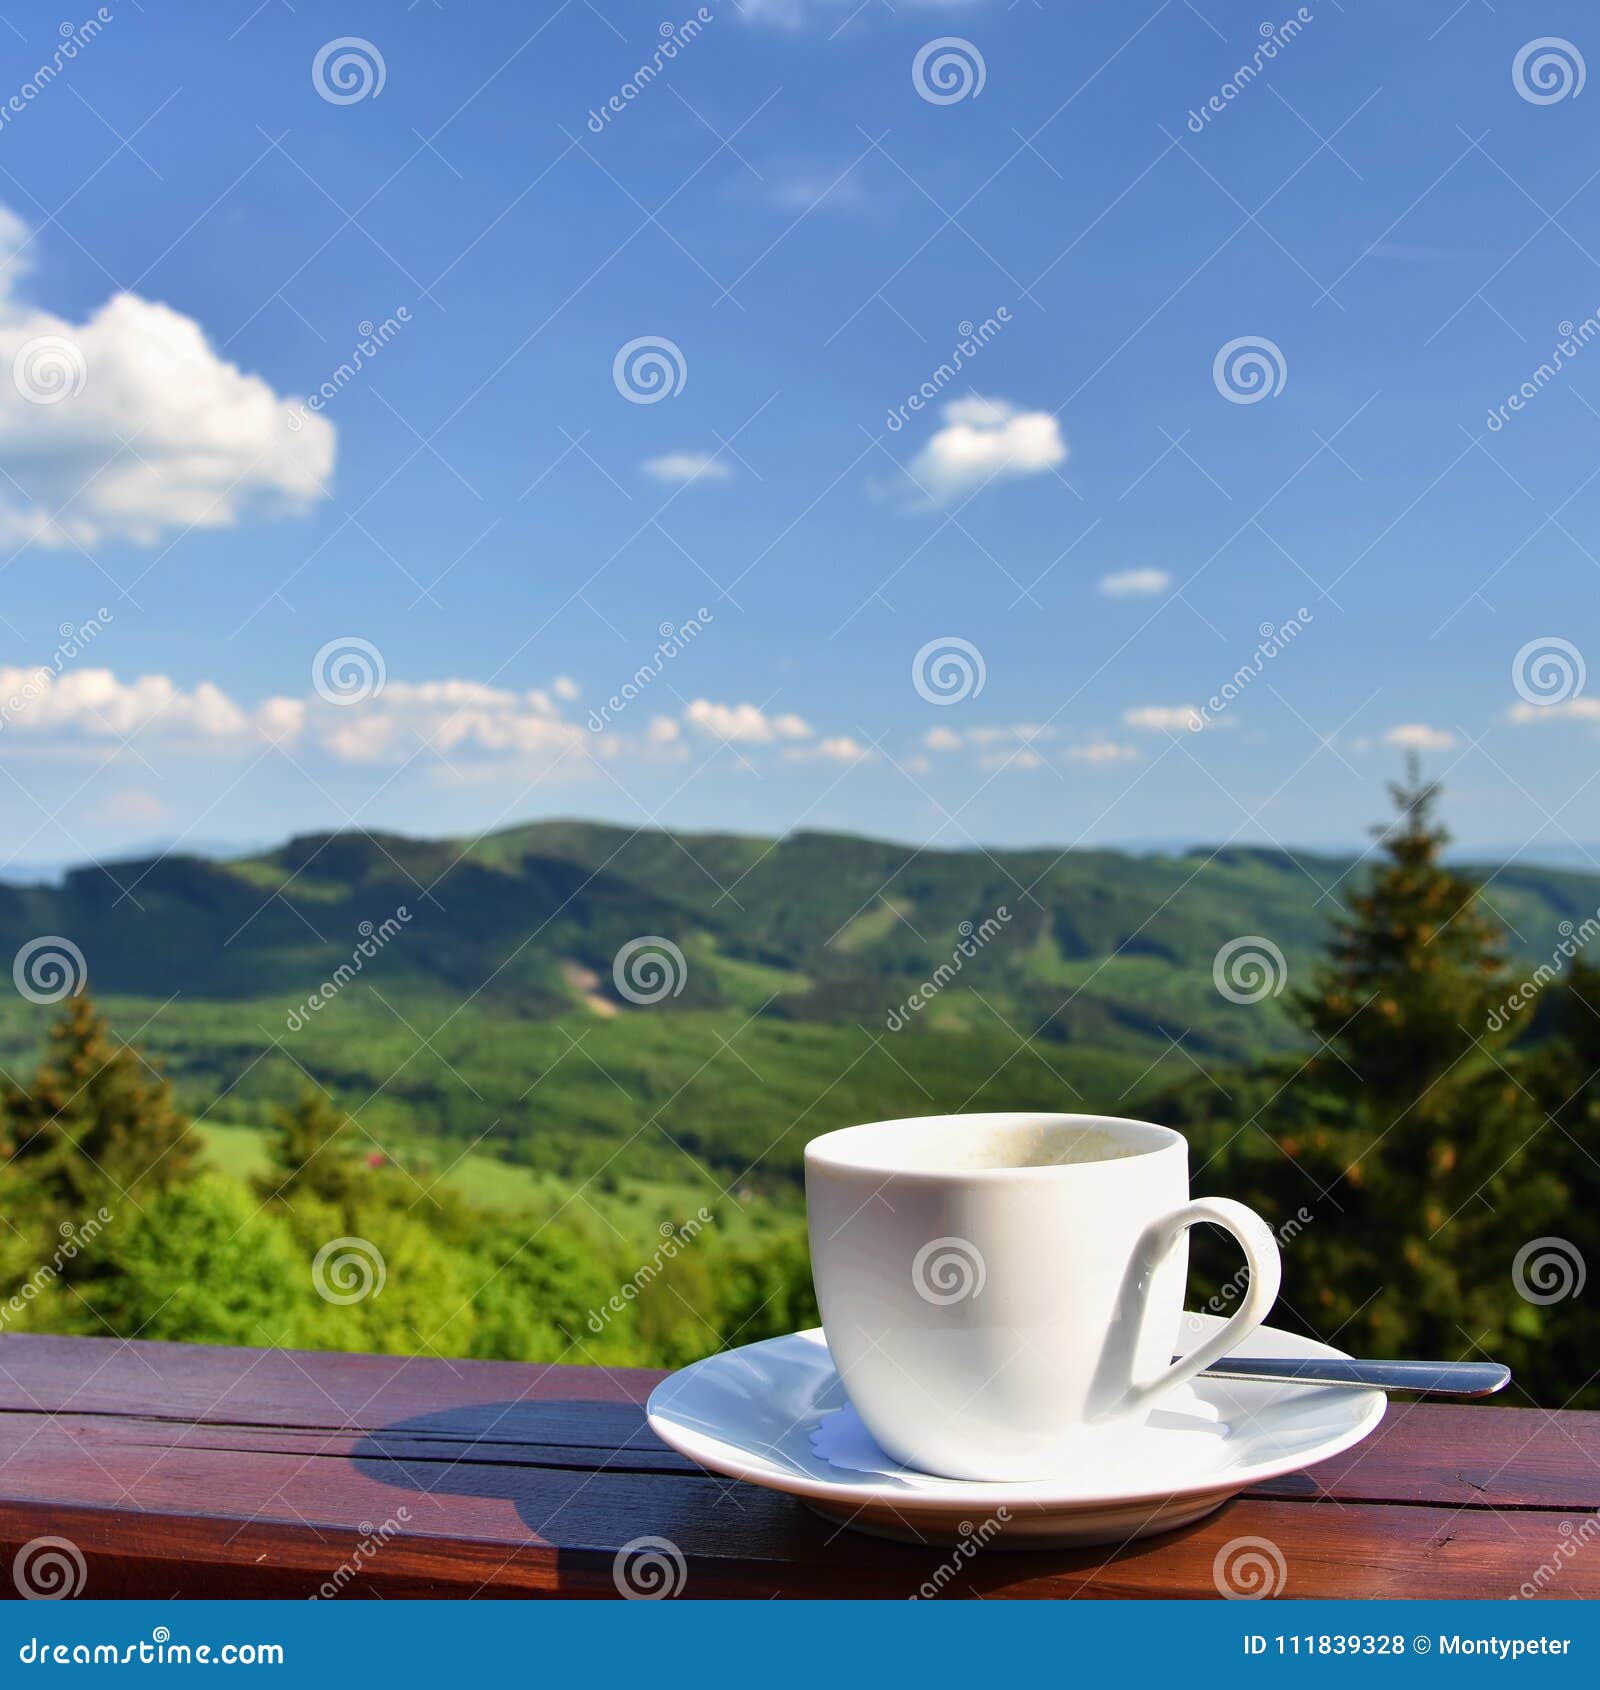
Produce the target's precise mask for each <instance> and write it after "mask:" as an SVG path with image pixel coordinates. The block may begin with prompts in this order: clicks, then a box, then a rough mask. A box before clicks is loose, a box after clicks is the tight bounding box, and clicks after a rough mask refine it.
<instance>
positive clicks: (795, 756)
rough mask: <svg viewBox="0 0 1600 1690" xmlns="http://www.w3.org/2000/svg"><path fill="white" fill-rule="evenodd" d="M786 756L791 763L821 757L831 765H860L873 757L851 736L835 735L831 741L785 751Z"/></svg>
mask: <svg viewBox="0 0 1600 1690" xmlns="http://www.w3.org/2000/svg"><path fill="white" fill-rule="evenodd" d="M784 756H785V757H786V758H787V759H789V760H790V761H791V762H797V761H800V760H803V759H809V758H815V757H820V758H822V759H824V760H825V761H827V762H830V763H859V762H861V761H863V759H865V758H868V757H870V756H872V751H871V750H870V749H869V748H868V747H867V746H865V745H863V744H862V743H861V742H860V741H859V740H856V739H852V738H851V737H850V735H849V734H835V735H834V736H833V737H832V738H830V739H819V740H818V741H817V743H816V744H815V745H805V746H797V747H795V748H794V749H792V750H789V751H785V752H784Z"/></svg>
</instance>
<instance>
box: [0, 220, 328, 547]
mask: <svg viewBox="0 0 1600 1690" xmlns="http://www.w3.org/2000/svg"><path fill="white" fill-rule="evenodd" d="M28 239H29V237H28V230H27V228H26V226H25V225H24V224H23V223H22V222H21V220H20V219H19V218H17V217H16V216H15V215H14V214H13V213H12V212H10V211H9V210H7V209H6V208H4V207H3V206H0V269H3V272H4V274H3V276H0V457H3V459H4V461H5V464H6V468H7V477H6V479H5V481H4V482H3V483H0V538H3V539H4V540H5V541H7V542H8V543H13V544H15V543H17V542H21V541H27V540H32V541H34V542H36V543H38V544H40V545H44V546H64V545H69V544H74V543H75V544H77V545H81V546H86V547H88V546H95V545H98V544H101V543H102V542H105V541H108V540H124V541H131V542H133V543H134V544H136V545H140V546H153V545H156V544H157V543H158V542H159V541H160V540H161V539H162V537H163V536H164V535H165V534H167V533H168V532H169V531H171V530H174V529H181V528H187V527H189V526H191V525H193V526H195V527H200V528H229V527H233V526H235V525H236V524H237V523H238V522H239V521H240V519H241V517H242V516H243V515H244V514H245V513H246V512H247V511H248V510H252V509H254V508H256V507H258V506H264V507H266V508H268V509H269V510H278V511H289V512H294V511H301V510H304V509H306V508H308V507H309V506H311V505H312V504H314V503H315V502H316V501H317V500H318V499H320V498H323V497H325V496H326V495H325V493H324V487H325V484H326V482H327V480H328V478H329V476H330V475H331V474H332V472H333V460H334V429H333V425H332V424H331V423H330V422H329V421H328V420H327V418H325V417H322V416H319V415H317V414H316V413H314V412H307V411H304V410H300V411H298V412H297V413H296V420H297V421H299V423H300V427H299V428H298V429H293V428H291V427H290V426H289V418H290V415H291V411H292V409H293V407H294V401H292V400H290V399H287V398H284V397H281V396H280V395H279V394H277V393H275V392H274V391H273V389H272V388H271V387H270V386H269V385H268V384H267V383H266V382H265V381H263V380H262V379H261V377H259V376H254V375H247V374H246V373H245V372H244V371H242V370H240V369H239V368H238V367H237V366H236V365H234V364H230V363H228V362H227V361H226V360H225V359H223V358H222V357H220V356H219V355H218V354H217V352H215V351H214V350H213V349H212V347H211V346H210V344H209V343H208V342H207V340H206V337H205V333H204V331H203V330H202V329H201V327H200V325H199V324H198V323H197V322H196V321H195V320H194V319H193V318H192V317H186V316H185V315H184V314H183V313H182V312H180V311H176V310H174V309H173V308H172V307H170V306H168V305H163V304H160V303H158V302H156V301H154V300H149V299H142V298H140V297H139V296H138V295H137V294H132V293H118V294H113V295H112V296H111V297H110V298H109V299H108V300H106V302H105V303H104V304H103V305H101V306H100V307H99V309H98V310H96V311H94V312H92V313H91V314H90V316H89V317H88V318H87V319H86V320H85V321H84V322H82V323H73V322H71V321H69V320H68V319H66V318H64V317H59V316H57V315H56V314H55V313H54V312H52V311H49V310H47V309H45V308H44V307H42V306H37V305H31V304H27V303H24V302H23V301H22V300H20V299H18V298H17V296H16V284H17V282H18V280H19V278H20V277H22V276H23V275H24V274H26V272H27V270H28V268H29V266H28V262H27V257H28V254H27V252H26V251H25V250H24V249H25V248H26V246H27V245H28Z"/></svg>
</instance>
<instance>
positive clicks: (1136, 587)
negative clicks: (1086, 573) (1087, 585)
mask: <svg viewBox="0 0 1600 1690" xmlns="http://www.w3.org/2000/svg"><path fill="white" fill-rule="evenodd" d="M1171 585H1172V577H1171V576H1170V575H1169V574H1168V573H1167V572H1166V570H1164V569H1123V570H1120V571H1118V573H1117V574H1115V575H1102V576H1101V577H1100V591H1101V592H1102V593H1104V594H1105V595H1106V596H1107V597H1108V598H1114V599H1121V598H1150V597H1153V596H1154V595H1155V594H1157V593H1164V592H1165V591H1166V590H1167V588H1168V587H1170V586H1171Z"/></svg>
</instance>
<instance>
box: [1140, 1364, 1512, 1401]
mask: <svg viewBox="0 0 1600 1690" xmlns="http://www.w3.org/2000/svg"><path fill="white" fill-rule="evenodd" d="M1178 1359H1179V1358H1178V1357H1176V1356H1174V1357H1173V1360H1174V1361H1176V1360H1178ZM1196 1378H1199V1379H1260V1380H1265V1381H1267V1382H1269V1383H1271V1384H1282V1383H1283V1382H1284V1381H1285V1380H1293V1381H1295V1382H1296V1383H1297V1384H1302V1385H1358V1386H1367V1387H1370V1388H1374V1389H1376V1390H1380V1391H1413V1392H1416V1393H1417V1394H1418V1395H1421V1396H1429V1397H1492V1396H1493V1395H1494V1393H1495V1392H1496V1391H1500V1390H1504V1389H1505V1387H1506V1386H1507V1385H1508V1384H1510V1382H1511V1369H1510V1368H1509V1367H1503V1366H1501V1364H1500V1363H1499V1362H1497V1361H1345V1360H1340V1359H1335V1358H1332V1357H1330V1358H1328V1359H1327V1360H1324V1359H1322V1358H1321V1357H1308V1358H1306V1359H1304V1360H1301V1359H1300V1358H1298V1357H1296V1358H1294V1359H1282V1360H1280V1359H1278V1358H1275V1357H1266V1356H1237V1355H1236V1356H1224V1357H1223V1358H1222V1360H1221V1361H1214V1362H1212V1364H1211V1365H1210V1366H1209V1367H1208V1368H1206V1369H1205V1370H1204V1371H1203V1372H1201V1373H1199V1374H1197V1375H1196Z"/></svg>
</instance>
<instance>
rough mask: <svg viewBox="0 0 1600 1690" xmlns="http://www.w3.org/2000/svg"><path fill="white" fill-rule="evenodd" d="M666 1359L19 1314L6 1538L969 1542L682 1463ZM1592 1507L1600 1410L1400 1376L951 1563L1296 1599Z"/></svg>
mask: <svg viewBox="0 0 1600 1690" xmlns="http://www.w3.org/2000/svg"><path fill="white" fill-rule="evenodd" d="M659 1377H661V1376H660V1375H659V1374H657V1373H654V1372H647V1371H643V1370H627V1371H617V1370H612V1369H605V1368H595V1367H554V1366H552V1367H530V1366H522V1365H519V1364H516V1363H512V1362H450V1361H441V1360H437V1359H433V1358H429V1359H425V1360H406V1359H402V1358H400V1357H394V1356H360V1355H331V1354H319V1353H312V1352H305V1351H293V1352H292V1351H284V1350H236V1349H214V1348H206V1347H202V1346H198V1345H185V1344H150V1343H127V1342H122V1341H119V1340H114V1339H103V1338H51V1337H35V1336H22V1335H8V1336H0V1552H3V1554H4V1557H5V1563H4V1564H5V1566H6V1567H7V1568H9V1567H11V1565H12V1561H13V1556H14V1555H15V1553H16V1551H17V1550H18V1549H19V1548H20V1547H21V1546H23V1545H25V1544H27V1543H30V1542H31V1541H32V1540H34V1539H36V1538H39V1537H42V1536H52V1537H59V1538H65V1539H67V1540H69V1541H70V1543H71V1544H73V1545H75V1546H76V1547H77V1549H78V1551H79V1552H81V1555H82V1561H83V1566H84V1568H85V1580H84V1586H83V1590H82V1594H83V1595H85V1596H160V1597H170V1596H286V1597H287V1596H308V1595H312V1594H314V1593H317V1592H318V1591H319V1590H320V1591H322V1592H323V1593H324V1594H330V1593H337V1594H342V1595H351V1596H355V1595H363V1596H365V1595H383V1596H490V1595H493V1596H511V1595H564V1596H583V1595H598V1596H614V1595H615V1594H616V1593H617V1583H616V1577H615V1574H616V1562H617V1553H618V1551H619V1550H620V1549H622V1548H623V1546H624V1545H628V1544H632V1543H635V1542H636V1541H637V1540H639V1539H641V1538H655V1539H661V1540H665V1541H666V1542H667V1543H668V1544H670V1545H672V1546H675V1551H676V1553H677V1554H679V1555H681V1557H682V1567H683V1574H682V1588H681V1594H682V1595H683V1596H689V1597H692V1596H752V1597H770V1596H813V1597H814V1596H906V1595H908V1594H911V1593H912V1592H914V1591H916V1590H918V1588H919V1587H920V1586H922V1585H923V1583H924V1581H926V1580H928V1579H929V1578H930V1577H931V1576H932V1575H933V1574H934V1572H935V1569H937V1568H939V1567H940V1566H941V1565H942V1564H944V1563H946V1562H947V1561H948V1560H949V1551H948V1550H940V1549H935V1548H929V1549H922V1548H917V1547H912V1546H906V1545H900V1544H892V1543H885V1542H881V1541H879V1540H877V1539H874V1538H869V1537H865V1536H862V1535H860V1534H858V1533H856V1532H852V1531H848V1530H842V1529H840V1528H839V1527H837V1526H834V1525H832V1524H829V1523H827V1522H825V1521H823V1520H821V1519H819V1518H818V1517H816V1516H815V1515H813V1514H811V1513H809V1512H808V1511H807V1510H806V1509H805V1508H804V1507H803V1506H801V1505H800V1504H799V1503H797V1502H795V1501H793V1500H792V1499H790V1498H788V1497H783V1496H777V1495H773V1494H771V1493H769V1492H765V1491H759V1490H755V1489H752V1488H750V1487H749V1486H746V1485H735V1484H730V1483H728V1482H726V1481H725V1480H722V1479H720V1478H717V1477H714V1476H712V1475H710V1474H706V1473H704V1472H702V1471H700V1470H699V1469H698V1468H696V1467H694V1466H692V1465H691V1464H690V1463H689V1462H687V1461H685V1460H683V1459H682V1458H681V1457H680V1456H678V1455H676V1454H674V1453H673V1452H672V1451H670V1450H668V1449H667V1448H665V1447H664V1446H663V1445H662V1444H661V1443H659V1442H658V1441H657V1439H656V1438H655V1436H654V1435H653V1434H652V1433H651V1432H650V1431H649V1429H648V1428H647V1427H646V1426H645V1423H644V1415H643V1404H644V1401H645V1398H646V1397H647V1396H648V1394H649V1391H650V1388H651V1386H652V1385H654V1384H655V1382H656V1380H657V1379H658V1378H659ZM1597 1507H1600V1414H1593V1413H1590V1414H1578V1413H1567V1414H1550V1413H1546V1412H1544V1411H1542V1410H1538V1409H1527V1408H1472V1407H1445V1406H1439V1405H1434V1404H1414V1403H1407V1402H1404V1401H1396V1402H1394V1403H1392V1404H1391V1405H1390V1409H1389V1413H1388V1415H1387V1417H1386V1418H1385V1421H1384V1423H1383V1425H1382V1426H1381V1427H1380V1428H1379V1429H1378V1431H1377V1432H1376V1433H1375V1434H1374V1436H1373V1437H1372V1438H1370V1439H1369V1440H1368V1441H1367V1443H1365V1444H1364V1445H1362V1446H1361V1447H1359V1448H1358V1449H1355V1450H1352V1451H1350V1452H1348V1453H1347V1454H1345V1455H1342V1456H1337V1457H1335V1458H1334V1459H1333V1460H1331V1461H1328V1462H1325V1463H1323V1464H1322V1465H1321V1466H1320V1467H1317V1468H1315V1469H1312V1470H1311V1471H1309V1472H1305V1473H1299V1474H1295V1475H1292V1476H1290V1477H1288V1478H1284V1479H1279V1480H1276V1481H1274V1482H1273V1483H1271V1484H1268V1485H1263V1486H1261V1487H1260V1488H1259V1489H1257V1490H1254V1491H1252V1492H1250V1493H1249V1494H1248V1495H1246V1496H1243V1497H1240V1498H1238V1499H1237V1500H1235V1501H1234V1502H1232V1503H1230V1504H1228V1505H1227V1506H1226V1507H1225V1508H1223V1509H1222V1510H1221V1511H1220V1512H1219V1513H1217V1514H1214V1515H1212V1516H1211V1517H1210V1518H1209V1519H1207V1520H1204V1521H1202V1522H1201V1523H1200V1524H1198V1525H1196V1526H1191V1527H1189V1528H1187V1529H1186V1530H1183V1531H1179V1532H1175V1533H1171V1534H1169V1535H1167V1536H1164V1537H1158V1538H1153V1539H1146V1540H1144V1541H1142V1542H1138V1543H1134V1544H1131V1545H1129V1546H1128V1547H1127V1548H1125V1549H1122V1550H1119V1551H1110V1550H1104V1549H1090V1550H1075V1551H1055V1550H1046V1551H1024V1552H1016V1553H1007V1552H1002V1551H1000V1550H997V1549H993V1548H988V1549H985V1550H984V1551H983V1552H982V1553H980V1554H977V1555H974V1556H972V1557H971V1558H970V1560H969V1561H968V1562H967V1564H966V1565H964V1566H963V1567H962V1568H961V1570H960V1572H959V1573H958V1574H957V1575H956V1576H955V1577H953V1578H949V1579H948V1582H946V1580H945V1579H944V1578H941V1579H940V1581H939V1587H940V1588H941V1589H942V1592H943V1594H944V1595H946V1596H953V1595H974V1594H981V1595H983V1596H1033V1597H1037V1596H1197V1597H1213V1596H1215V1595H1216V1594H1217V1589H1216V1585H1215V1583H1214V1577H1213V1565H1214V1563H1215V1561H1216V1559H1217V1556H1218V1553H1219V1551H1221V1550H1222V1549H1223V1546H1224V1545H1227V1544H1230V1543H1232V1542H1233V1541H1234V1540H1236V1539H1239V1538H1245V1537H1250V1538H1264V1539H1267V1540H1268V1541H1269V1542H1270V1543H1271V1544H1274V1545H1276V1547H1277V1549H1278V1550H1279V1551H1280V1552H1281V1555H1282V1558H1283V1562H1284V1566H1285V1568H1286V1581H1285V1584H1284V1587H1283V1594H1284V1595H1286V1596H1291V1597H1302V1596H1320V1597H1352V1596H1353V1597H1359V1596H1430V1597H1451V1596H1457V1597H1506V1596H1510V1595H1513V1594H1514V1593H1516V1592H1517V1591H1518V1589H1519V1587H1522V1586H1523V1585H1525V1584H1530V1585H1533V1586H1535V1587H1536V1588H1537V1591H1538V1593H1539V1594H1543V1595H1550V1596H1566V1597H1573V1596H1600V1519H1596V1512H1595V1511H1596V1509H1597ZM637 1553H639V1552H636V1554H637ZM646 1553H647V1552H646ZM630 1564H631V1563H630ZM1541 1565H1544V1566H1547V1567H1552V1568H1553V1569H1554V1570H1553V1572H1551V1573H1550V1574H1549V1575H1548V1576H1547V1577H1541V1576H1540V1574H1539V1568H1540V1567H1541ZM667 1570H668V1572H669V1575H670V1573H671V1569H670V1568H668V1569H667ZM673 1582H674V1583H676V1582H677V1581H676V1579H674V1580H673ZM0 1587H3V1589H4V1593H5V1594H6V1595H10V1594H11V1588H10V1583H9V1581H7V1580H5V1579H4V1578H0ZM1526 1593H1528V1592H1525V1594H1526Z"/></svg>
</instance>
